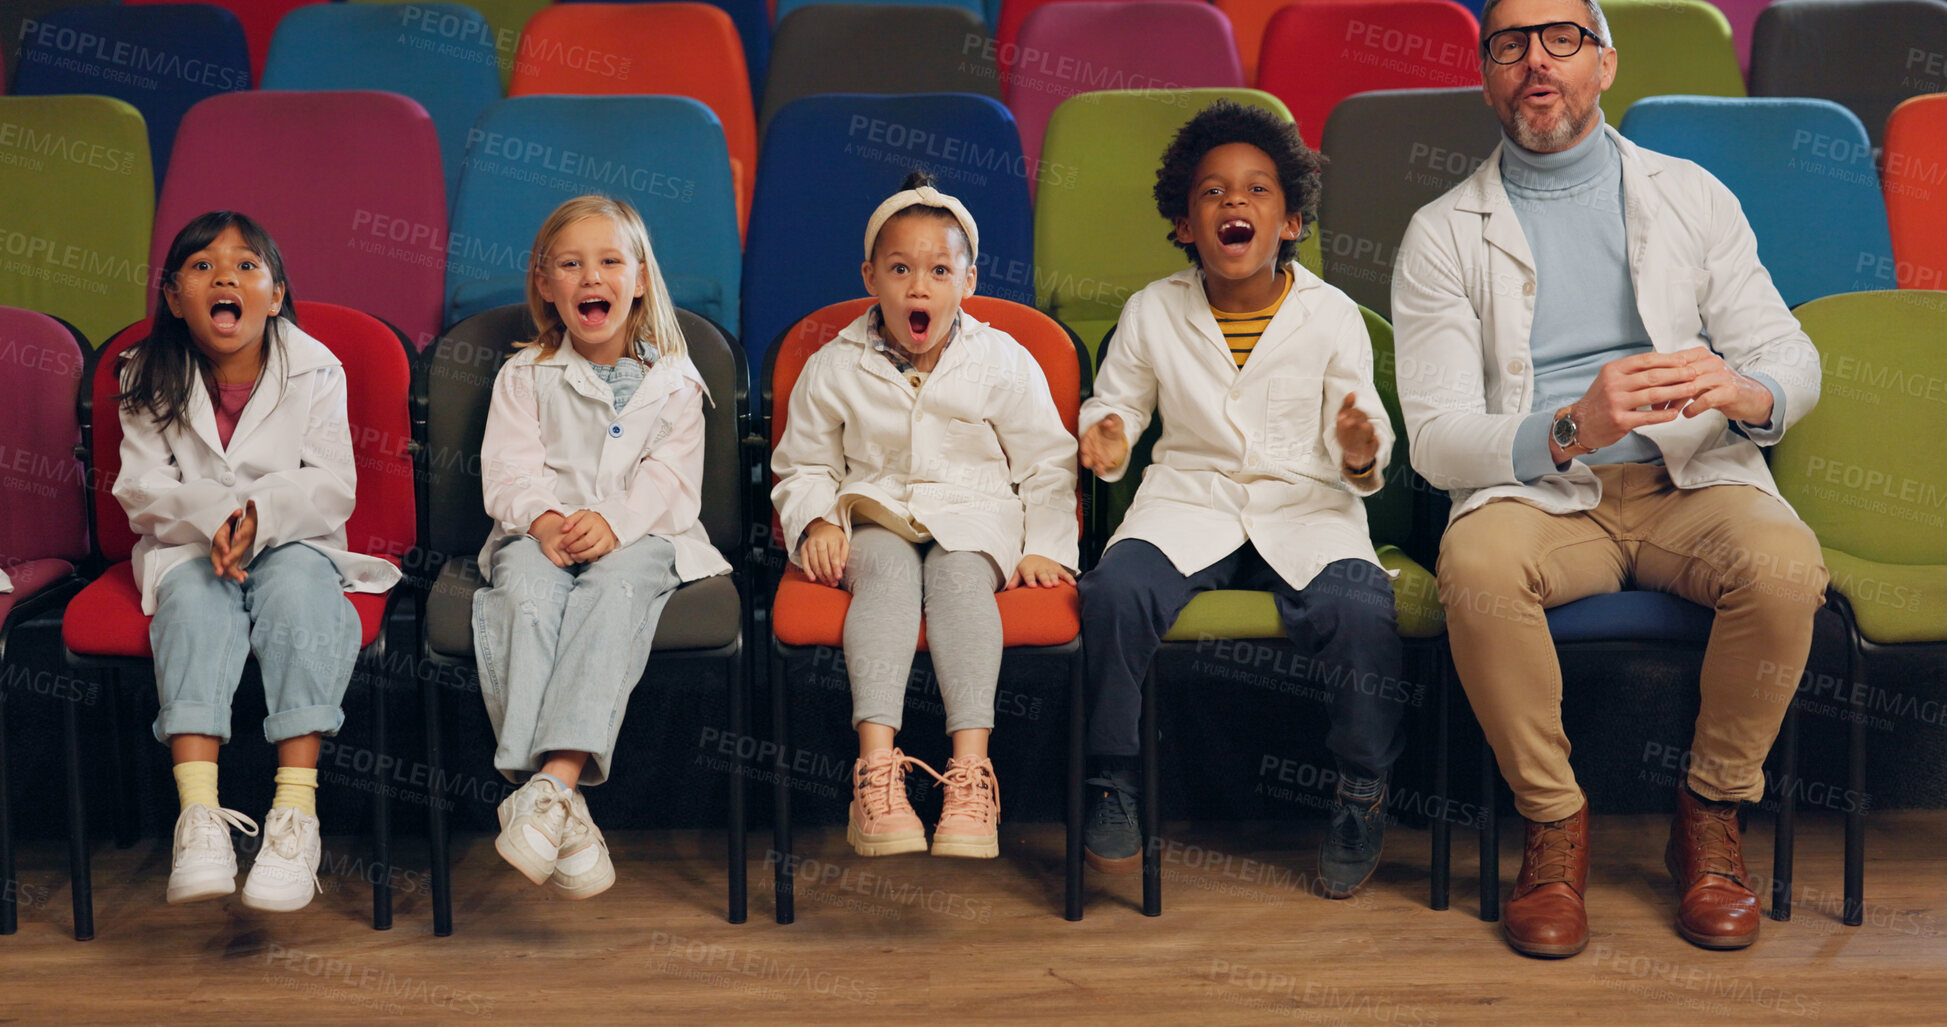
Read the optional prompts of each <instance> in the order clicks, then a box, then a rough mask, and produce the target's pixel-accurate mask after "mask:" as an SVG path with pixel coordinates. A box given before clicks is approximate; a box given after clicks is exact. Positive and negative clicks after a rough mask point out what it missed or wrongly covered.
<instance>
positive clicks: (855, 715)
mask: <svg viewBox="0 0 1947 1027" xmlns="http://www.w3.org/2000/svg"><path fill="white" fill-rule="evenodd" d="M922 552H923V553H925V559H924V570H923V571H922V567H921V555H920V554H921V553H922ZM922 584H923V585H924V588H923V590H922ZM844 586H845V588H846V590H847V591H849V592H851V593H852V606H851V609H850V610H848V611H847V612H846V614H845V667H846V670H847V671H849V672H850V674H851V678H852V726H853V727H854V728H856V727H858V726H859V724H860V723H861V722H864V721H871V722H872V723H874V724H884V725H886V726H887V727H890V728H892V729H893V730H895V731H897V730H899V725H900V720H901V715H902V714H903V713H904V712H905V709H906V680H907V678H909V677H910V676H911V675H912V670H913V651H914V649H915V647H916V646H917V644H918V642H919V621H920V609H921V599H922V596H923V597H924V602H925V611H926V642H927V647H928V648H929V649H931V650H932V654H933V673H934V676H935V677H936V678H937V679H938V680H939V682H940V700H941V702H942V703H944V704H945V706H946V729H947V732H948V733H949V734H950V733H952V732H954V731H965V730H968V729H972V728H992V727H993V726H994V692H995V689H996V687H997V686H998V685H999V683H1000V674H1001V613H1000V608H999V607H998V606H996V605H995V603H994V592H995V590H996V589H998V588H999V587H1000V586H1001V580H1000V571H999V569H998V568H996V567H995V566H994V562H993V561H992V560H990V559H988V558H987V556H986V554H984V553H976V552H971V551H967V552H949V551H947V550H946V549H943V548H941V547H940V546H939V545H937V544H936V543H932V542H921V543H912V542H908V541H906V540H905V539H903V538H900V537H899V536H898V535H896V534H894V533H892V532H891V531H888V530H886V529H885V528H882V527H880V526H878V525H876V524H861V525H858V526H857V527H855V528H853V530H852V551H851V555H850V556H848V557H847V558H846V560H845V579H844Z"/></svg>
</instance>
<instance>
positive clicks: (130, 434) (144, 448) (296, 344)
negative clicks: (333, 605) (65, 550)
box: [115, 321, 401, 614]
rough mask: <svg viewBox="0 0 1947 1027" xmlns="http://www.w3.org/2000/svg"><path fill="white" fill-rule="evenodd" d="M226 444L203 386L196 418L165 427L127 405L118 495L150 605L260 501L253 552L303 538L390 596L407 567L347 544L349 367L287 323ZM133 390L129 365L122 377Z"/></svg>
mask: <svg viewBox="0 0 1947 1027" xmlns="http://www.w3.org/2000/svg"><path fill="white" fill-rule="evenodd" d="M278 332H279V336H280V339H281V342H282V345H280V346H278V347H276V348H273V349H272V350H271V357H270V361H269V363H268V364H267V365H266V366H265V367H264V370H263V374H262V376H261V377H260V378H259V379H258V382H259V384H258V386H257V388H256V390H255V391H254V392H252V393H251V396H250V401H249V402H248V403H246V404H245V405H244V408H243V412H242V413H241V414H239V415H238V417H237V427H236V430H235V431H234V432H232V433H231V434H230V445H229V447H228V448H227V449H226V448H225V447H224V446H223V443H222V442H221V441H220V439H219V437H218V436H217V433H216V410H215V408H214V407H213V406H212V405H211V404H210V397H209V393H208V391H207V390H206V389H205V388H204V387H203V385H202V384H201V383H200V382H199V383H196V384H194V385H192V386H191V387H190V390H189V403H188V407H187V409H186V411H185V412H186V414H187V416H186V417H183V418H178V419H177V421H176V423H175V424H174V425H172V426H170V428H169V431H168V432H167V433H164V432H160V431H157V430H156V427H155V418H154V417H153V416H152V415H151V414H150V413H149V412H148V411H147V410H140V411H133V412H132V411H130V410H128V409H126V408H123V409H122V410H121V418H122V449H121V453H122V472H121V476H120V477H119V478H117V479H116V480H115V498H116V499H117V500H118V501H120V502H121V504H122V509H124V510H126V511H127V512H128V524H129V528H130V529H131V530H133V531H134V532H135V533H136V534H137V535H139V536H141V537H140V538H138V539H136V542H135V550H134V553H133V561H134V565H135V566H134V570H135V581H136V584H137V585H138V586H140V587H141V589H142V612H143V613H145V614H153V613H155V592H156V585H157V584H158V583H160V582H161V581H162V577H163V575H165V574H167V573H169V572H170V571H171V570H173V569H174V568H175V567H176V565H177V564H180V563H182V562H184V561H186V560H207V559H209V555H210V539H211V537H212V536H214V535H215V534H216V531H217V529H218V528H221V527H222V526H223V522H224V521H226V520H227V519H229V516H230V513H231V512H232V511H234V510H237V509H239V508H241V507H242V506H243V505H244V503H245V502H246V501H252V500H254V501H255V502H256V504H257V537H256V540H255V542H254V543H253V546H252V549H251V551H250V558H251V559H253V560H254V559H256V557H257V554H258V553H261V552H263V551H264V550H266V549H271V548H274V547H276V546H281V545H284V544H285V543H287V542H302V543H304V544H305V545H308V546H310V547H311V548H313V549H316V550H318V551H319V552H321V553H323V554H324V555H326V556H328V557H330V558H331V562H332V564H333V565H335V566H336V567H337V568H338V576H339V578H340V579H341V583H342V584H343V585H344V587H345V589H346V590H347V591H351V592H384V591H385V590H386V589H389V588H391V587H392V586H393V585H394V584H395V583H397V582H398V580H399V579H400V577H401V574H400V572H399V568H397V567H395V566H393V565H392V563H391V562H390V561H387V560H383V559H380V558H379V557H376V556H366V555H363V554H360V553H353V552H351V551H349V550H347V549H346V548H345V521H346V520H348V519H349V518H350V517H351V515H352V506H353V504H354V502H355V501H356V499H357V494H358V474H357V470H356V468H355V464H354V460H353V451H352V436H351V427H350V425H349V423H348V422H347V420H346V414H345V371H344V367H343V365H341V364H340V363H339V362H338V358H337V357H336V356H334V355H333V354H332V352H331V350H330V349H327V348H326V347H325V344H324V343H322V342H319V341H318V340H316V339H314V338H312V337H311V336H309V335H307V334H305V333H304V332H302V331H300V330H299V329H298V328H297V327H296V326H294V325H292V324H291V323H290V322H288V321H284V322H280V323H279V324H278ZM122 385H123V387H124V388H126V387H127V386H128V379H127V376H126V372H124V377H123V379H122Z"/></svg>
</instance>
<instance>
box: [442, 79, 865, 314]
mask: <svg viewBox="0 0 1947 1027" xmlns="http://www.w3.org/2000/svg"><path fill="white" fill-rule="evenodd" d="M618 126H626V127H627V130H626V131H618ZM583 193H605V194H607V195H610V196H615V197H618V198H620V199H624V200H627V201H629V202H630V203H631V204H634V205H635V208H636V209H637V210H638V211H640V212H641V213H642V219H643V221H644V222H645V223H646V224H647V225H648V226H649V240H650V245H651V246H652V247H653V248H654V249H655V253H656V261H657V263H658V264H659V265H661V267H662V274H663V280H664V281H665V282H667V283H668V284H669V292H670V296H671V298H672V299H674V300H675V302H676V305H677V306H679V307H682V308H684V309H686V310H691V311H695V312H696V313H698V314H702V315H703V316H704V317H707V318H710V319H711V320H713V321H715V322H717V323H718V324H720V325H723V326H724V327H725V328H727V329H729V331H731V332H733V333H734V332H736V330H737V320H738V309H737V292H738V283H739V281H740V278H741V274H742V270H743V268H742V260H741V257H740V255H739V252H738V239H737V200H736V195H735V192H734V190H733V189H732V186H731V183H730V151H729V148H728V146H727V145H726V144H725V142H724V138H723V124H722V122H719V121H718V120H717V116H716V115H715V114H713V113H711V111H710V108H708V107H705V106H704V105H703V104H701V103H698V102H697V101H695V100H692V99H689V98H688V97H682V96H522V97H516V98H514V99H511V100H502V101H500V102H499V103H497V104H494V105H493V106H492V107H489V108H487V111H486V113H485V114H482V115H481V116H480V121H479V123H478V124H476V125H475V126H474V131H473V133H472V143H471V145H469V146H468V147H467V155H466V160H465V162H464V163H463V164H462V165H461V168H460V187H459V192H458V194H457V196H456V197H455V199H454V201H453V218H452V236H451V239H452V244H451V247H450V250H449V252H448V254H447V264H446V323H447V325H449V326H450V325H454V324H457V323H459V322H460V321H463V320H465V319H466V318H468V317H471V316H472V315H474V314H478V313H480V312H482V311H486V310H492V309H493V308H495V307H499V306H505V305H507V304H509V303H521V302H524V301H525V295H526V293H525V288H526V285H525V283H526V277H525V276H526V274H527V269H528V262H529V259H530V254H529V253H528V248H529V247H530V246H532V245H533V243H534V233H535V231H536V230H537V229H539V228H540V227H541V222H542V221H544V220H546V219H547V216H548V214H549V213H550V212H552V211H553V210H554V208H555V207H557V206H560V205H561V202H562V201H563V200H566V199H569V198H570V197H574V196H579V195H581V194H583ZM863 224H864V222H863V221H861V222H860V225H861V226H863ZM862 232H863V228H861V233H862ZM793 270H794V269H793V268H791V267H787V268H783V269H777V273H776V274H774V275H773V276H772V277H773V278H789V277H790V276H791V274H792V272H793ZM769 284H770V283H769V282H767V283H766V285H769Z"/></svg>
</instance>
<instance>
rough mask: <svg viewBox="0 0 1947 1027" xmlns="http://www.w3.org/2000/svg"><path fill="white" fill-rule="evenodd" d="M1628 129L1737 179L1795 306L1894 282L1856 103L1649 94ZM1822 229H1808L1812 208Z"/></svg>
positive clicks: (1775, 275) (1763, 250)
mask: <svg viewBox="0 0 1947 1027" xmlns="http://www.w3.org/2000/svg"><path fill="white" fill-rule="evenodd" d="M1621 130H1622V132H1623V134H1624V135H1627V136H1628V137H1629V138H1630V139H1631V140H1633V141H1634V142H1636V143H1638V144H1640V145H1642V146H1646V147H1648V148H1649V149H1652V150H1656V151H1658V152H1660V153H1667V154H1670V155H1671V156H1675V157H1682V158H1684V159H1686V160H1694V161H1696V162H1697V163H1698V164H1701V165H1703V167H1704V170H1705V171H1708V172H1710V173H1711V174H1713V175H1715V176H1717V179H1718V180H1719V181H1721V182H1723V183H1724V184H1725V185H1726V186H1728V187H1730V190H1731V192H1732V193H1733V194H1735V195H1736V196H1737V199H1738V203H1739V204H1740V205H1741V206H1742V207H1743V208H1744V216H1745V218H1746V219H1747V220H1749V221H1750V222H1751V230H1752V232H1753V233H1754V234H1756V235H1757V237H1758V259H1759V260H1760V261H1761V262H1762V263H1763V264H1764V266H1765V270H1766V271H1769V272H1770V273H1771V280H1772V282H1773V283H1774V284H1776V285H1777V286H1778V293H1779V295H1781V296H1783V297H1784V299H1785V303H1786V304H1787V305H1788V306H1794V307H1795V306H1797V305H1799V304H1800V303H1803V302H1805V301H1806V300H1810V299H1817V298H1818V297H1820V296H1829V295H1831V294H1833V293H1837V292H1853V291H1856V290H1861V289H1882V288H1889V287H1891V286H1892V285H1893V277H1892V274H1891V272H1892V268H1893V248H1892V242H1891V240H1890V238H1889V237H1888V235H1887V230H1886V204H1885V201H1884V199H1883V198H1882V197H1881V195H1880V190H1879V177H1878V175H1876V174H1875V173H1874V170H1873V147H1872V144H1871V143H1870V142H1869V141H1868V140H1867V138H1866V128H1865V126H1863V125H1861V124H1860V123H1859V119H1858V118H1856V117H1853V115H1852V112H1851V111H1849V110H1846V109H1845V108H1844V107H1841V106H1839V105H1838V104H1836V103H1833V102H1832V101H1830V100H1786V99H1770V98H1761V99H1727V98H1723V97H1715V96H1652V97H1646V98H1644V99H1642V100H1638V101H1637V102H1636V104H1635V106H1633V107H1631V108H1630V109H1629V114H1628V115H1627V116H1625V117H1624V118H1623V122H1622V125H1621ZM1814 210H1816V211H1818V212H1819V214H1818V229H1817V230H1816V231H1810V232H1808V231H1806V213H1807V212H1808V211H1814Z"/></svg>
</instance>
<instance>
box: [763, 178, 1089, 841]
mask: <svg viewBox="0 0 1947 1027" xmlns="http://www.w3.org/2000/svg"><path fill="white" fill-rule="evenodd" d="M979 252H980V230H979V228H978V227H976V226H975V224H974V219H973V216H972V215H970V214H968V213H967V209H966V207H964V206H962V205H961V203H960V201H959V200H956V199H954V198H953V197H951V196H947V195H945V194H943V193H940V192H939V191H937V190H936V189H934V188H933V185H932V179H931V177H930V176H928V175H925V174H923V173H918V172H916V173H914V174H913V175H910V176H908V177H907V179H906V181H905V183H904V185H902V186H901V189H900V191H899V192H898V193H896V194H894V195H893V196H892V197H891V198H889V199H887V200H886V201H885V202H884V203H882V204H880V205H879V209H878V210H877V211H875V212H873V215H872V218H871V220H870V221H868V222H867V224H866V229H865V262H864V264H863V265H861V267H860V274H861V276H862V277H863V278H864V281H865V291H866V292H868V293H870V294H871V295H872V296H873V297H874V298H875V299H877V300H878V301H879V302H878V303H877V304H876V305H874V306H873V307H872V308H871V309H870V310H867V311H866V312H865V313H864V314H863V315H861V316H860V317H859V318H858V319H857V320H856V321H853V322H852V323H851V324H850V325H848V326H847V327H846V328H845V330H844V331H842V332H840V333H839V334H838V336H837V337H836V338H834V339H833V340H832V341H831V342H829V343H827V344H826V345H825V346H824V348H822V349H820V350H819V351H818V352H817V353H815V354H813V355H812V357H811V359H810V360H809V361H807V362H806V364H805V368H804V372H803V374H802V375H801V376H800V377H799V379H798V382H797V385H796V387H795V388H793V389H792V392H791V403H790V408H789V416H788V420H787V424H786V428H785V431H784V435H783V437H782V438H780V439H779V440H778V444H777V451H776V453H775V454H774V455H773V456H772V468H773V470H775V471H776V472H777V476H778V484H777V487H776V488H774V489H772V490H771V500H772V502H773V504H774V505H775V506H776V507H777V511H778V516H779V519H780V520H781V521H782V523H783V527H784V537H785V538H786V539H787V540H789V545H790V556H791V561H792V562H793V563H795V564H797V565H798V566H799V567H801V568H803V570H804V573H805V575H806V576H807V577H809V578H810V579H811V580H813V581H815V582H819V583H822V584H827V585H835V586H838V587H841V588H845V589H846V590H848V591H850V592H851V593H852V602H851V606H850V608H849V610H848V611H847V613H846V616H845V634H844V638H845V666H846V668H847V670H848V672H849V674H850V676H851V682H852V725H853V727H854V728H856V729H857V731H858V735H859V758H858V761H857V762H856V763H855V764H854V765H853V769H852V807H851V819H850V823H849V824H848V826H847V829H846V838H847V840H848V841H850V842H851V843H852V846H853V848H855V849H856V850H857V851H858V853H859V854H860V855H862V856H889V855H894V854H897V853H905V852H919V851H923V850H925V849H926V847H927V843H926V829H925V826H924V825H923V824H922V823H921V822H920V819H919V816H918V815H917V814H916V813H915V812H914V811H913V807H912V805H911V803H909V802H908V801H907V798H906V788H905V777H906V769H907V767H909V766H917V767H920V768H922V769H924V770H925V771H926V772H927V773H929V774H931V775H932V776H934V777H936V778H939V779H940V780H941V781H942V782H943V783H944V784H945V785H946V798H945V805H944V809H943V810H942V812H941V815H940V821H939V826H938V828H937V829H936V830H935V832H934V836H933V846H932V850H933V854H934V855H936V856H967V857H975V858H992V857H994V856H996V855H998V854H999V853H1000V840H999V823H1000V786H999V783H998V781H997V779H996V778H995V775H994V765H993V762H992V761H990V760H989V759H988V758H987V741H988V736H989V735H990V734H991V733H992V731H993V727H994V695H995V691H996V687H997V684H998V682H999V678H1000V663H1001V622H1000V612H999V609H998V608H997V606H996V604H995V600H994V593H995V592H996V591H997V590H1000V589H1007V588H1015V587H1022V586H1025V587H1029V588H1042V587H1050V586H1054V585H1056V584H1059V583H1062V582H1068V583H1071V584H1072V583H1073V582H1074V580H1075V578H1074V572H1075V569H1076V564H1077V561H1078V559H1079V556H1078V554H1077V543H1076V529H1075V440H1074V437H1073V436H1071V435H1069V434H1068V432H1067V430H1066V429H1064V428H1063V427H1062V423H1061V415H1060V413H1059V412H1058V411H1057V410H1056V409H1055V404H1054V400H1053V398H1052V397H1051V396H1050V395H1049V393H1048V382H1047V379H1046V378H1045V377H1043V375H1042V373H1041V367H1040V365H1039V364H1037V363H1036V362H1035V360H1034V357H1033V356H1032V355H1031V354H1029V353H1028V351H1027V350H1026V349H1024V348H1023V347H1022V346H1021V344H1020V343H1018V342H1015V341H1014V339H1013V338H1012V337H1011V336H1009V335H1008V334H1007V333H1006V332H1002V331H1000V330H998V329H996V328H993V327H991V326H989V325H986V324H982V323H981V322H979V321H976V320H974V319H973V318H972V317H969V316H967V315H966V314H964V313H963V312H962V311H961V310H960V303H961V301H962V300H963V299H965V298H966V297H967V296H969V295H971V294H972V293H973V291H974V280H975V278H976V277H977V275H976V272H975V270H974V261H975V259H976V257H977V256H978V255H979ZM922 606H923V608H924V611H925V619H926V634H927V640H928V646H929V648H930V649H931V651H932V657H933V670H934V673H935V675H936V676H937V678H938V681H939V685H940V694H941V699H942V702H943V704H944V705H945V707H946V729H947V733H948V734H949V735H950V736H951V737H952V740H953V756H952V759H950V760H949V761H948V763H947V771H946V773H945V774H940V773H938V772H937V771H935V770H933V768H932V767H930V766H927V765H926V764H925V763H924V762H922V761H920V760H918V759H915V758H913V757H910V756H907V755H905V754H904V753H902V752H901V751H900V750H899V749H897V748H895V747H894V741H895V736H896V734H897V732H898V730H899V726H900V722H901V714H902V713H903V711H904V708H905V695H906V684H907V678H908V676H909V675H910V674H911V671H912V664H913V653H914V649H915V647H916V644H917V640H918V638H919V631H920V614H921V609H922Z"/></svg>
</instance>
